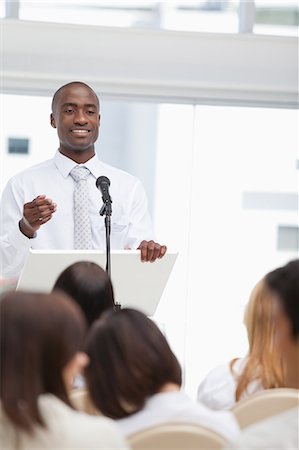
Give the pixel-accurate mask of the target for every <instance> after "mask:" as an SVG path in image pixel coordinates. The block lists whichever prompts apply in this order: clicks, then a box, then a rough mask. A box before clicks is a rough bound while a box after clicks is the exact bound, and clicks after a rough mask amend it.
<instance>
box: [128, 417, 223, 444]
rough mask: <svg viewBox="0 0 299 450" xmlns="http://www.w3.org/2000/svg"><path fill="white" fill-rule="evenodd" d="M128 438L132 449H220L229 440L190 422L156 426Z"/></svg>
mask: <svg viewBox="0 0 299 450" xmlns="http://www.w3.org/2000/svg"><path fill="white" fill-rule="evenodd" d="M127 439H128V441H129V444H130V447H131V448H132V450H166V449H169V450H170V449H171V450H176V449H177V450H191V449H192V450H199V449H200V450H205V449H215V450H219V449H222V448H223V447H224V446H225V445H227V441H226V440H225V439H224V438H223V437H222V436H220V435H219V434H218V433H216V432H214V431H213V430H209V429H208V428H204V427H201V426H199V425H195V424H189V423H188V424H187V423H167V424H163V425H158V426H154V427H151V428H147V429H145V430H142V431H139V432H138V433H135V434H132V435H131V436H129V437H128V438H127Z"/></svg>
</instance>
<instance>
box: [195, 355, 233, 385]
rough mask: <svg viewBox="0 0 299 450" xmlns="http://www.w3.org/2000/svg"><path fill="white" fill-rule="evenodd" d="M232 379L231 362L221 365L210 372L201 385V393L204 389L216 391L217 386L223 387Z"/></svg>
mask: <svg viewBox="0 0 299 450" xmlns="http://www.w3.org/2000/svg"><path fill="white" fill-rule="evenodd" d="M231 378H232V372H231V369H230V362H227V363H225V364H221V365H219V366H217V367H215V368H214V369H212V370H210V372H208V374H207V376H206V377H205V378H204V380H203V381H202V382H201V383H200V385H199V388H198V389H199V391H200V390H201V389H203V388H205V389H209V388H210V389H214V388H215V385H218V384H220V385H222V384H223V383H226V382H227V380H230V379H231Z"/></svg>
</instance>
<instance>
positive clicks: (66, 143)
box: [50, 81, 100, 162]
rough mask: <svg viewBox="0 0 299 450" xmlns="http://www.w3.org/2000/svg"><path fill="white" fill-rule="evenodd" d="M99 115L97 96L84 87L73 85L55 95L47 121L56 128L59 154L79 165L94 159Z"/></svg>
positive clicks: (76, 83) (60, 89) (70, 84)
mask: <svg viewBox="0 0 299 450" xmlns="http://www.w3.org/2000/svg"><path fill="white" fill-rule="evenodd" d="M99 111H100V104H99V99H98V97H97V94H96V93H95V92H94V91H93V90H92V89H91V88H90V87H89V86H88V85H87V84H85V83H82V82H80V81H73V82H71V83H68V84H65V85H64V86H62V87H61V88H59V89H58V90H57V91H56V92H55V94H54V96H53V101H52V113H51V117H50V120H51V125H52V127H53V128H57V133H58V137H59V141H60V152H61V153H63V154H64V155H66V156H68V157H70V158H72V159H74V160H76V158H79V159H80V161H78V162H84V161H83V160H85V161H86V160H88V159H89V158H91V157H92V156H93V155H94V143H95V141H96V140H97V138H98V134H99V126H100V114H99ZM82 158H83V160H82V161H81V159H82Z"/></svg>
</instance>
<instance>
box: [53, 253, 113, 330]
mask: <svg viewBox="0 0 299 450" xmlns="http://www.w3.org/2000/svg"><path fill="white" fill-rule="evenodd" d="M58 289H59V290H60V291H63V292H66V293H67V294H68V295H70V296H71V297H72V298H73V299H74V300H75V302H77V303H78V305H79V306H80V308H81V309H82V311H83V313H84V315H85V317H86V320H87V323H88V325H89V326H90V325H91V324H92V323H93V321H94V320H96V319H98V318H99V317H100V315H101V314H102V313H103V311H105V310H106V309H109V308H114V299H113V289H112V284H111V282H110V279H109V277H108V275H107V273H106V272H105V271H104V270H103V269H102V268H101V267H100V266H98V265H97V264H95V263H93V262H88V261H80V262H77V263H74V264H72V265H71V266H69V267H67V268H66V269H65V270H64V271H63V272H62V273H61V274H60V275H59V277H58V279H57V280H56V283H55V285H54V288H53V290H58Z"/></svg>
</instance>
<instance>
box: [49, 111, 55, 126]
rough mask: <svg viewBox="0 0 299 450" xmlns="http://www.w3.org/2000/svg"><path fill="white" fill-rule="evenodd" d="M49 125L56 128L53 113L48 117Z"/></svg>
mask: <svg viewBox="0 0 299 450" xmlns="http://www.w3.org/2000/svg"><path fill="white" fill-rule="evenodd" d="M50 124H51V127H53V128H56V123H55V119H54V116H53V113H51V115H50Z"/></svg>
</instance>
